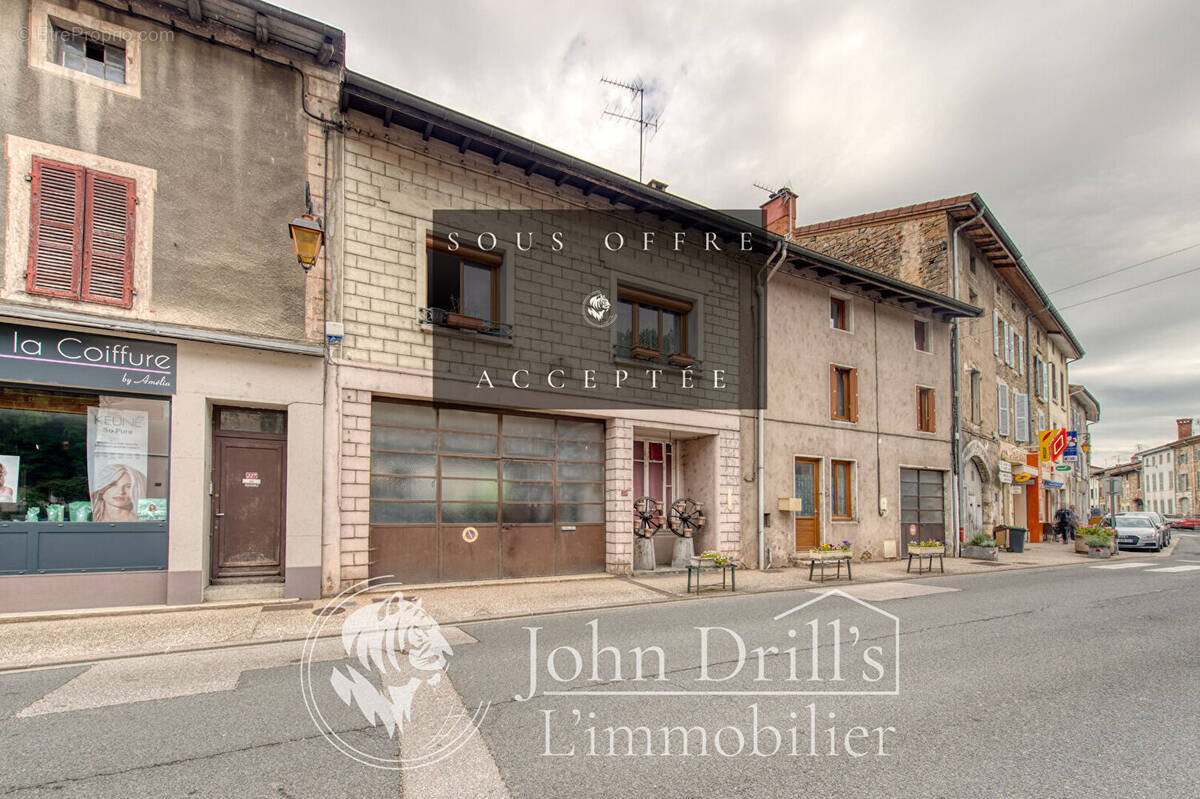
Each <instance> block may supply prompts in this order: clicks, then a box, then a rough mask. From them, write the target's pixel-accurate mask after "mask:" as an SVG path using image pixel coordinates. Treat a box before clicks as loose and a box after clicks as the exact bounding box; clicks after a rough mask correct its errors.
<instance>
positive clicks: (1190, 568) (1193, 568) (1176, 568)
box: [1146, 566, 1200, 572]
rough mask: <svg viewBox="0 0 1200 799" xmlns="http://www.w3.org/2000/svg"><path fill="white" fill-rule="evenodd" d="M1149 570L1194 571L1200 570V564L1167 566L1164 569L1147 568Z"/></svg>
mask: <svg viewBox="0 0 1200 799" xmlns="http://www.w3.org/2000/svg"><path fill="white" fill-rule="evenodd" d="M1146 571H1148V572H1194V571H1200V566H1167V567H1165V568H1162V569H1146Z"/></svg>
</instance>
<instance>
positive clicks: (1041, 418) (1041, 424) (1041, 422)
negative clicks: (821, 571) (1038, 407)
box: [1037, 411, 1046, 430]
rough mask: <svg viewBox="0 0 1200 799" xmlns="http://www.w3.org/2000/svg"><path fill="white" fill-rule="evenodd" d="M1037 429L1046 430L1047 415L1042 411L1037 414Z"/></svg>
mask: <svg viewBox="0 0 1200 799" xmlns="http://www.w3.org/2000/svg"><path fill="white" fill-rule="evenodd" d="M1037 429H1038V430H1045V429H1046V414H1045V413H1044V412H1042V411H1038V414H1037Z"/></svg>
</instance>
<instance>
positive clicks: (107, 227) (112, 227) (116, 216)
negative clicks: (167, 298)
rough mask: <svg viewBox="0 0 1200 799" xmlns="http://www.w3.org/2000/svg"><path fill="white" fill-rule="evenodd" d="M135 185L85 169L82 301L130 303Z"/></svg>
mask: <svg viewBox="0 0 1200 799" xmlns="http://www.w3.org/2000/svg"><path fill="white" fill-rule="evenodd" d="M135 186H136V184H135V183H134V181H132V180H130V179H129V178H123V177H118V176H116V175H105V174H102V173H100V172H92V171H91V170H88V173H87V215H86V219H85V224H84V233H85V235H84V240H83V283H82V287H81V291H80V296H81V298H82V299H85V300H91V301H93V302H103V303H108V304H110V305H120V306H122V307H124V308H128V307H129V306H130V305H131V304H132V300H133V242H134V238H133V217H134V211H133V199H134V189H135Z"/></svg>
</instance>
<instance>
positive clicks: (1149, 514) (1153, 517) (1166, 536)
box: [1129, 510, 1171, 547]
mask: <svg viewBox="0 0 1200 799" xmlns="http://www.w3.org/2000/svg"><path fill="white" fill-rule="evenodd" d="M1129 513H1130V515H1133V516H1144V517H1146V518H1147V519H1149V520H1150V521H1152V522H1154V526H1155V527H1157V528H1158V529H1159V531H1160V532H1161V533H1162V534H1163V546H1164V547H1165V546H1170V545H1171V525H1169V524H1167V520H1166V518H1165V517H1164V516H1163V515H1162V514H1161V513H1159V512H1158V511H1153V510H1141V511H1137V510H1135V511H1129Z"/></svg>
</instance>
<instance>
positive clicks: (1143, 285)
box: [1058, 266, 1200, 311]
mask: <svg viewBox="0 0 1200 799" xmlns="http://www.w3.org/2000/svg"><path fill="white" fill-rule="evenodd" d="M1193 272H1200V266H1194V267H1192V268H1191V269H1185V270H1184V271H1182V272H1176V273H1175V274H1173V275H1167V276H1165V277H1160V278H1158V279H1157V280H1151V281H1148V282H1146V283H1139V284H1137V285H1136V286H1128V287H1126V288H1123V289H1119V290H1117V291H1110V292H1109V293H1108V294H1101V295H1100V296H1099V297H1092V298H1091V299H1090V300H1083V301H1081V302H1074V303H1071V304H1070V305H1064V306H1062V307H1061V308H1059V309H1058V310H1060V311H1067V310H1070V309H1071V308H1078V307H1079V306H1080V305H1087V304H1088V303H1091V302H1096V301H1098V300H1106V299H1108V298H1109V297H1115V296H1117V295H1118V294H1125V293H1127V292H1130V291H1135V290H1137V289H1144V288H1146V287H1147V286H1153V285H1154V284H1155V283H1162V282H1163V281H1165V280H1173V279H1174V278H1177V277H1183V276H1184V275H1190V274H1192V273H1193Z"/></svg>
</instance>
